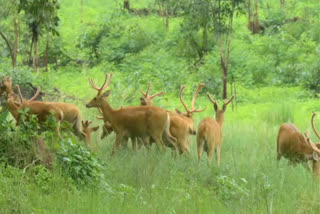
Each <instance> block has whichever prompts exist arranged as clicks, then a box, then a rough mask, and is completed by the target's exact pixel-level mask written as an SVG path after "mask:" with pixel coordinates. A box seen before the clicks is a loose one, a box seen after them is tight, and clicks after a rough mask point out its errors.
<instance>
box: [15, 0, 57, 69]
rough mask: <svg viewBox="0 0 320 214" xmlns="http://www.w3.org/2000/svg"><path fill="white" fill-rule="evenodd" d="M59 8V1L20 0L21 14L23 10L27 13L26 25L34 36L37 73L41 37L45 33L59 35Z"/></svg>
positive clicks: (34, 60) (34, 65)
mask: <svg viewBox="0 0 320 214" xmlns="http://www.w3.org/2000/svg"><path fill="white" fill-rule="evenodd" d="M59 8H60V5H59V2H58V0H33V1H29V0H20V4H19V12H20V11H22V10H23V11H24V12H25V16H26V19H25V20H26V24H27V25H28V27H29V30H30V32H31V34H32V39H31V49H32V46H33V51H34V52H33V68H34V71H35V72H38V40H39V37H40V36H41V35H42V34H43V33H44V32H48V33H51V34H52V35H59V33H58V31H57V27H58V23H59V17H58V14H57V11H58V9H59ZM47 38H48V37H47ZM31 52H32V51H31Z"/></svg>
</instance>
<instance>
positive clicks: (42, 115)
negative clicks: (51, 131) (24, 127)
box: [8, 86, 63, 137]
mask: <svg viewBox="0 0 320 214" xmlns="http://www.w3.org/2000/svg"><path fill="white" fill-rule="evenodd" d="M17 89H18V93H19V97H20V103H17V102H16V101H15V99H14V98H13V96H9V98H8V107H9V111H10V113H11V114H12V116H13V117H14V118H15V119H16V121H17V124H19V122H20V113H19V110H25V109H29V111H28V112H27V114H28V115H35V116H36V117H37V119H38V121H39V122H40V123H41V122H45V121H46V120H47V118H48V116H49V115H51V114H52V113H53V116H54V117H55V119H56V122H57V127H56V132H57V134H58V135H59V137H61V135H60V131H59V130H60V123H61V120H62V119H63V112H62V111H61V110H60V109H59V108H57V107H55V106H53V105H50V104H48V103H45V102H33V101H34V100H35V99H36V98H37V96H38V95H39V93H40V88H38V90H37V92H36V93H35V94H34V96H33V97H32V98H31V99H29V100H26V99H24V98H23V96H22V94H21V91H20V87H19V86H17Z"/></svg>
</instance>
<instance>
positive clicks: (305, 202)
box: [0, 109, 320, 213]
mask: <svg viewBox="0 0 320 214" xmlns="http://www.w3.org/2000/svg"><path fill="white" fill-rule="evenodd" d="M206 114H207V115H209V114H208V113H206ZM234 117H235V113H232V112H231V109H228V110H227V112H226V121H225V124H224V127H223V130H224V131H223V133H224V139H223V144H222V151H221V156H222V157H221V165H220V166H219V167H218V166H217V164H216V162H215V161H213V163H212V165H211V166H208V165H207V163H206V155H204V156H203V159H202V161H201V164H200V167H198V165H197V157H196V142H195V138H194V137H192V138H191V153H190V155H189V156H178V157H176V158H175V157H174V155H173V154H172V152H171V150H169V149H168V150H167V151H166V152H160V151H158V150H157V149H156V147H154V148H152V150H151V151H150V152H148V151H147V150H146V149H144V148H142V149H141V150H139V151H137V152H134V151H132V150H131V149H120V150H119V151H118V152H117V153H116V155H115V156H114V157H112V158H111V157H110V153H111V149H112V146H113V142H114V135H111V136H109V137H108V139H107V140H104V141H100V140H99V134H97V135H95V136H94V137H95V139H94V140H93V143H92V144H91V145H90V147H91V148H92V150H94V152H95V153H96V155H97V156H98V157H99V158H100V160H101V161H102V162H103V163H106V164H107V167H106V169H105V171H104V176H105V181H106V183H104V184H102V185H100V186H99V188H98V189H87V190H74V189H70V188H68V186H69V185H68V182H66V181H64V180H63V179H62V178H61V176H60V174H59V172H54V173H53V175H52V176H53V177H52V178H50V179H51V180H50V182H49V184H48V189H47V190H46V191H42V190H41V188H40V187H39V185H37V183H35V182H33V181H28V180H26V179H25V175H17V176H12V177H10V179H9V178H8V177H6V178H5V179H3V177H5V176H2V175H1V173H0V176H2V178H1V182H0V187H1V189H2V191H1V194H0V203H1V204H2V205H3V206H0V212H1V213H11V212H17V213H19V212H20V213H26V212H34V213H234V212H237V213H318V212H319V211H320V203H319V198H320V184H319V180H317V179H315V178H313V176H312V173H310V172H309V171H308V170H306V169H305V168H304V167H302V166H299V165H298V166H297V167H290V166H288V164H287V161H286V160H285V159H283V160H281V161H280V163H279V166H277V162H276V135H277V131H278V126H275V125H274V124H271V122H272V121H269V122H265V121H264V119H263V117H264V116H261V117H262V118H257V120H252V121H251V122H250V123H249V122H247V121H242V120H235V119H234ZM201 118H203V117H202V115H201V116H199V117H197V118H196V122H197V123H198V122H199V121H200V119H201ZM277 122H284V121H278V120H277Z"/></svg>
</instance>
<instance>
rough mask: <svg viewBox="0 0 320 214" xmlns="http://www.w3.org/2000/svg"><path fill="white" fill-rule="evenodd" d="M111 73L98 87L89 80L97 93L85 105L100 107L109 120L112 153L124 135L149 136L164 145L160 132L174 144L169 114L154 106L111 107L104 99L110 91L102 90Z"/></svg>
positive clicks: (106, 84)
mask: <svg viewBox="0 0 320 214" xmlns="http://www.w3.org/2000/svg"><path fill="white" fill-rule="evenodd" d="M111 79H112V73H111V74H110V78H109V81H108V74H106V78H105V81H104V83H103V85H102V86H101V87H100V88H98V87H97V86H96V85H95V84H94V82H93V80H92V79H90V80H89V82H90V84H91V86H92V88H93V89H95V90H97V91H98V94H97V95H96V96H95V97H94V98H93V99H92V100H91V101H90V102H89V103H88V104H87V105H86V107H87V108H93V107H96V108H101V110H102V113H103V117H104V119H105V120H108V121H110V123H111V124H112V127H113V129H114V131H115V133H116V142H115V144H114V146H113V149H112V155H113V154H114V153H115V152H116V150H117V149H118V147H119V145H120V143H121V141H122V140H123V139H124V138H125V137H130V138H133V137H142V138H144V137H148V136H151V137H152V138H153V139H155V141H156V142H157V143H158V145H159V147H162V146H163V145H164V143H163V141H162V134H163V133H165V138H166V139H167V140H168V141H169V142H171V143H172V144H175V140H176V139H175V138H174V137H172V136H171V134H170V132H169V125H170V115H169V113H168V112H167V111H166V110H164V109H162V108H160V107H155V106H137V107H125V108H120V109H118V110H115V109H113V108H112V107H111V106H110V104H109V103H108V102H107V100H105V98H107V97H108V96H109V95H110V93H111V91H110V90H108V91H106V92H104V93H102V92H103V90H104V89H105V88H106V87H107V86H108V85H109V84H110V81H111Z"/></svg>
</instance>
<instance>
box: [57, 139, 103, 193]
mask: <svg viewBox="0 0 320 214" xmlns="http://www.w3.org/2000/svg"><path fill="white" fill-rule="evenodd" d="M56 157H57V163H58V164H59V165H60V166H61V170H62V172H63V173H64V174H65V175H67V176H70V177H71V178H72V179H73V180H74V181H75V183H76V184H77V185H78V186H79V187H81V186H87V185H89V186H95V185H97V184H98V183H99V182H100V181H101V179H102V178H103V174H102V166H101V164H100V163H99V162H98V160H97V159H96V157H95V156H94V154H93V153H92V152H90V151H89V150H87V149H85V148H84V147H82V146H80V145H78V144H77V142H76V141H75V140H74V139H73V138H69V139H66V140H62V141H61V142H60V148H59V149H58V151H57V156H56Z"/></svg>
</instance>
